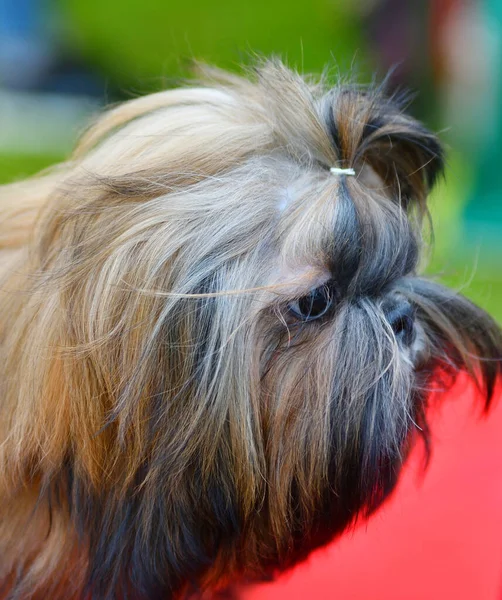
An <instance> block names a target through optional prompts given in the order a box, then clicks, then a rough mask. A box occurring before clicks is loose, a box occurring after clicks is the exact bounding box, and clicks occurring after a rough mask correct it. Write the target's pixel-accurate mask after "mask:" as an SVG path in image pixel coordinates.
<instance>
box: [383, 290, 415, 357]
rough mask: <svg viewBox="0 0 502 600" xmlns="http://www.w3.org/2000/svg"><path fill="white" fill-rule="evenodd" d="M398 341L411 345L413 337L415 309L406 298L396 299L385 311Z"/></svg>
mask: <svg viewBox="0 0 502 600" xmlns="http://www.w3.org/2000/svg"><path fill="white" fill-rule="evenodd" d="M385 316H386V317H387V321H388V322H389V325H390V326H391V327H392V331H393V332H394V335H395V336H396V339H397V341H398V342H400V343H402V344H403V345H404V346H411V344H412V343H413V340H414V337H415V325H414V323H415V311H414V310H413V307H412V305H411V304H410V303H409V302H408V301H407V300H398V301H397V302H396V303H395V304H394V305H393V306H392V307H391V308H390V309H389V310H387V311H386V312H385Z"/></svg>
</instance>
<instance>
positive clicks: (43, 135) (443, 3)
mask: <svg viewBox="0 0 502 600" xmlns="http://www.w3.org/2000/svg"><path fill="white" fill-rule="evenodd" d="M253 52H257V53H260V54H265V55H270V54H278V55H280V56H281V57H282V58H283V59H284V60H286V61H287V62H288V64H289V65H291V66H294V67H296V68H297V69H299V70H300V71H303V72H320V71H321V70H322V69H323V67H324V66H325V65H326V64H329V65H330V66H331V67H332V70H334V71H335V72H336V71H338V70H339V71H340V73H341V74H342V75H346V74H348V73H352V74H353V75H354V77H356V78H357V79H358V80H359V81H360V82H368V81H370V80H371V79H372V78H373V76H374V75H376V77H377V78H381V77H383V76H384V75H385V74H386V73H387V72H388V71H389V69H391V68H394V70H393V72H392V76H391V78H390V85H391V88H396V87H398V88H403V87H404V88H409V89H412V90H414V91H416V92H417V94H416V96H415V100H414V102H413V103H412V105H411V107H410V111H411V112H412V113H413V114H414V115H415V116H417V117H418V118H420V119H422V120H423V121H424V122H425V123H426V124H427V126H428V127H429V128H431V129H433V130H434V131H436V132H438V133H439V134H440V136H441V138H442V140H443V141H444V143H445V144H446V146H447V149H448V166H447V171H446V178H445V181H444V182H441V184H440V185H439V186H438V188H437V189H436V190H435V192H434V194H433V198H432V202H431V208H432V214H433V218H434V222H435V238H436V242H435V249H434V252H433V254H432V259H431V263H430V265H429V267H428V269H429V271H430V272H431V273H434V274H437V275H438V276H439V277H440V278H441V279H442V280H443V281H445V282H446V283H447V284H449V285H453V286H455V287H456V288H457V289H459V290H461V291H462V292H463V293H465V294H466V295H468V296H469V297H471V298H473V299H474V300H475V301H476V302H478V303H479V304H480V305H482V306H483V307H485V308H486V309H488V310H489V311H490V312H491V313H492V314H493V315H494V316H495V317H496V318H497V319H498V320H499V321H501V322H502V77H501V75H502V0H406V1H405V0H311V1H310V2H305V1H301V0H289V2H288V3H287V4H286V3H285V2H284V0H266V1H265V0H253V2H235V0H213V2H207V1H203V0H190V2H166V1H165V0H141V1H140V0H85V1H83V0H0V183H3V182H8V181H12V180H15V179H18V178H21V177H25V176H27V175H30V174H32V173H35V172H37V171H39V170H40V169H42V168H45V167H47V166H49V165H51V164H53V163H55V162H58V161H61V160H63V159H64V158H65V156H67V154H68V153H69V151H70V150H71V147H72V144H73V143H74V141H75V139H76V137H77V135H78V133H79V131H81V130H82V128H83V127H84V126H85V123H86V122H87V121H88V119H89V118H90V117H91V116H92V115H93V114H94V113H96V112H97V111H99V110H102V108H103V107H104V106H106V105H108V104H110V103H114V102H117V101H120V100H124V99H128V98H131V97H135V96H138V95H141V94H144V93H147V92H151V91H155V90H158V89H163V88H166V87H169V86H172V85H175V84H176V83H177V82H179V81H180V78H183V77H186V76H188V74H189V63H190V59H192V58H197V59H200V60H203V61H206V62H210V63H213V64H216V65H218V66H222V67H225V68H228V69H232V70H238V69H239V65H241V64H246V63H249V62H250V61H251V60H252V55H253Z"/></svg>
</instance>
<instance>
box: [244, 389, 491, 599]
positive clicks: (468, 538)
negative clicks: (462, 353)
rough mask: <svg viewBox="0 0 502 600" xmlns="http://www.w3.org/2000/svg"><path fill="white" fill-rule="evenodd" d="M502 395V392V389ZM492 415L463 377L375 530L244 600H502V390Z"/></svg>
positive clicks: (358, 533) (367, 528)
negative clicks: (485, 413) (429, 449)
mask: <svg viewBox="0 0 502 600" xmlns="http://www.w3.org/2000/svg"><path fill="white" fill-rule="evenodd" d="M500 392H502V390H501V391H500ZM500 392H499V393H498V401H497V402H496V404H495V406H494V408H493V409H492V412H491V413H490V415H489V417H488V418H484V417H482V416H481V414H480V410H479V406H480V405H479V401H477V400H476V398H475V396H476V392H475V390H474V388H473V386H472V385H471V384H470V383H469V382H468V381H467V380H466V379H464V378H463V379H462V380H460V381H459V382H458V383H457V384H456V386H455V388H454V389H453V390H452V391H451V392H450V393H449V394H448V396H447V397H446V398H445V400H444V402H443V403H442V404H441V406H440V407H439V408H437V409H435V411H434V414H432V415H431V426H432V434H433V455H432V460H431V463H430V465H429V468H428V470H427V471H426V472H425V473H424V472H423V470H422V469H421V464H422V463H421V460H422V458H423V452H422V451H420V450H419V449H418V448H417V449H416V450H415V452H414V453H413V455H412V457H411V459H410V462H409V463H408V465H407V467H406V470H405V472H404V474H403V477H402V479H401V482H400V485H399V487H398V489H397V491H396V493H395V495H394V496H393V497H392V498H391V499H390V501H389V502H388V503H387V504H386V505H385V506H384V507H383V508H382V509H381V510H380V511H379V512H378V513H377V514H376V515H375V516H374V518H373V519H372V520H371V521H370V522H369V523H367V524H363V525H362V526H360V527H358V528H357V529H356V530H355V531H354V532H352V533H349V534H346V535H345V536H344V537H342V538H341V539H339V540H338V541H336V542H334V543H333V544H331V545H330V546H328V547H327V548H324V549H322V550H319V551H317V552H315V553H314V554H313V555H312V556H311V557H310V558H309V560H308V561H307V562H306V563H304V564H302V565H300V566H298V567H296V569H294V570H293V571H292V572H289V573H286V574H284V575H282V576H281V577H280V578H279V579H278V580H277V581H275V582H274V583H271V584H264V585H259V586H255V587H253V588H250V589H248V590H245V591H243V592H242V594H241V595H240V598H241V599H242V600H300V599H301V600H306V599H323V598H333V599H335V600H450V599H451V600H501V599H502V397H501V396H502V393H500Z"/></svg>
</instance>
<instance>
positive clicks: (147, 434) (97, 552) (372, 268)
mask: <svg viewBox="0 0 502 600" xmlns="http://www.w3.org/2000/svg"><path fill="white" fill-rule="evenodd" d="M209 75H210V77H212V78H215V79H216V80H217V81H213V83H212V85H211V86H206V87H199V88H196V87H193V88H186V89H178V90H171V91H167V92H163V93H160V94H156V95H152V96H147V97H145V98H141V99H138V100H134V101H132V102H130V103H126V104H124V105H122V106H120V107H118V108H117V109H115V110H113V111H111V112H109V113H107V114H105V115H104V116H103V117H102V118H101V120H99V121H98V122H97V123H96V124H95V125H94V126H93V127H92V128H91V129H90V130H89V132H88V133H87V135H85V136H84V138H83V139H82V141H81V144H80V146H79V147H78V148H77V150H76V152H75V155H74V157H73V159H72V160H71V161H69V162H68V163H66V164H65V165H62V166H61V167H59V168H58V169H57V170H55V171H53V172H51V173H50V174H46V175H43V176H41V177H39V178H37V179H34V180H31V181H29V182H21V183H18V184H13V185H11V186H7V187H5V188H4V189H3V190H1V191H0V209H1V210H2V211H3V215H4V217H3V219H2V223H1V226H0V227H1V229H0V244H1V248H2V252H3V257H2V283H1V296H0V308H1V314H2V322H1V330H0V331H1V343H2V346H1V348H2V353H3V354H2V360H1V363H0V368H1V369H2V372H1V376H0V381H1V382H2V394H1V396H0V597H12V598H16V599H18V598H19V599H21V598H23V599H28V598H30V599H38V598H44V599H45V598H51V599H54V600H59V599H65V600H66V599H70V598H75V599H77V598H93V599H107V600H111V599H112V598H133V599H144V598H145V599H146V598H159V599H160V598H170V597H175V598H176V597H180V596H183V595H184V594H186V593H191V592H193V591H194V590H199V589H206V588H208V589H212V588H217V587H221V586H224V585H225V584H226V583H228V582H230V581H232V580H234V579H236V578H238V577H246V578H260V577H265V576H269V575H270V574H272V573H274V572H275V571H276V570H277V569H284V568H287V567H289V566H291V565H292V564H294V563H295V562H297V561H298V560H301V559H302V558H304V557H305V556H306V555H307V554H308V553H309V552H310V551H311V550H312V549H313V548H315V547H317V546H319V545H320V544H323V543H325V542H327V541H328V540H330V539H332V538H333V536H335V535H337V534H339V533H340V532H342V531H343V530H344V529H346V528H347V527H348V526H349V525H350V524H351V523H353V522H354V520H355V519H356V518H357V517H358V516H362V517H365V516H367V515H369V514H370V513H371V512H372V511H373V510H374V509H375V508H376V507H378V506H379V505H380V504H381V502H382V501H383V500H384V499H385V498H386V497H387V496H388V494H389V493H390V492H391V491H392V489H393V487H394V485H395V482H396V479H397V476H398V473H399V468H400V465H401V464H402V461H403V457H404V456H405V454H406V451H407V447H408V446H409V443H410V441H411V439H412V438H413V432H414V431H416V430H418V432H419V433H421V435H423V436H424V437H425V438H427V433H426V421H425V416H424V413H425V406H426V400H427V397H428V395H429V391H430V389H431V386H433V385H434V384H435V382H436V381H437V380H438V378H439V376H441V378H442V379H444V377H445V376H447V377H450V376H452V375H454V374H455V373H456V372H457V371H458V370H460V369H466V370H468V371H469V372H470V373H471V374H472V376H473V377H475V378H477V380H478V381H479V383H480V386H481V387H482V389H483V393H484V395H485V397H486V402H487V404H488V403H489V401H490V398H491V393H492V389H493V385H494V382H495V379H496V377H497V376H498V374H499V373H500V369H501V366H500V360H499V359H500V357H501V355H502V341H501V335H500V331H499V329H498V327H497V325H496V324H495V323H494V322H493V321H492V320H491V319H490V318H489V317H488V316H487V315H486V314H485V313H483V312H482V311H481V310H480V309H478V308H476V307H475V306H474V305H472V304H471V303H470V302H468V301H467V300H465V299H464V298H462V297H461V296H458V295H456V294H454V293H453V292H449V291H448V290H446V289H445V288H443V287H441V286H439V285H437V284H435V283H432V282H429V281H427V280H425V279H422V278H419V277H418V276H417V274H416V270H417V268H418V260H419V256H420V249H421V237H420V225H421V218H422V216H423V215H424V214H426V213H427V209H426V197H427V194H428V192H429V190H430V188H431V186H432V185H433V183H434V181H435V179H436V178H437V176H438V175H439V173H440V172H441V169H442V152H441V148H440V145H439V143H438V141H437V140H436V138H435V137H434V136H433V135H432V134H431V133H429V132H428V131H427V130H425V129H424V128H423V127H422V126H421V125H420V124H419V123H417V122H416V121H414V120H413V119H411V118H409V117H407V116H406V115H404V114H403V112H402V110H401V108H400V106H399V105H398V103H397V102H396V101H395V100H392V99H387V98H385V97H384V96H383V94H382V93H381V92H380V91H379V90H370V89H362V88H358V87H354V86H337V87H335V88H333V89H325V88H324V87H323V86H322V85H321V84H307V83H306V82H305V81H304V80H302V79H301V78H300V77H299V76H297V75H295V74H293V73H292V72H290V71H288V70H287V69H286V68H284V67H283V66H282V65H280V64H279V63H267V64H265V65H264V66H263V67H262V68H261V69H259V71H258V80H257V82H250V81H248V80H245V79H240V78H237V77H232V76H227V75H222V74H215V73H214V72H210V74H209ZM333 167H335V169H333V170H330V169H331V168H333ZM337 169H338V170H337ZM340 169H341V170H340ZM344 169H354V172H355V175H354V176H353V175H351V171H349V170H345V171H344Z"/></svg>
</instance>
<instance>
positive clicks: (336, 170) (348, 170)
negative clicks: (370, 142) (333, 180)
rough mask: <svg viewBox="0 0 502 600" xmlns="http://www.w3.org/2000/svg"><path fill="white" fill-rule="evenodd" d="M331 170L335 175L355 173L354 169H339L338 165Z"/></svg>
mask: <svg viewBox="0 0 502 600" xmlns="http://www.w3.org/2000/svg"><path fill="white" fill-rule="evenodd" d="M330 172H331V173H333V175H355V174H356V172H355V171H354V169H339V168H338V167H331V169H330Z"/></svg>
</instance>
